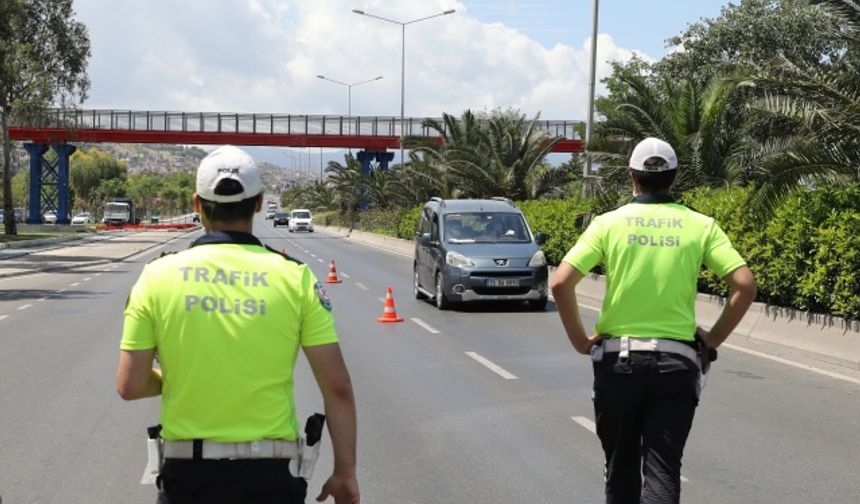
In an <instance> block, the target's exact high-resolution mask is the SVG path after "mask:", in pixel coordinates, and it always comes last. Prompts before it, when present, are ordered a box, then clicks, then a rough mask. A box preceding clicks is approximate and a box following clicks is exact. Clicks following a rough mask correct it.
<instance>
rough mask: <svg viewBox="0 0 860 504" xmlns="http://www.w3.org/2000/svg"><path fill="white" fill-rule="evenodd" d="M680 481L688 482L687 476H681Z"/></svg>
mask: <svg viewBox="0 0 860 504" xmlns="http://www.w3.org/2000/svg"><path fill="white" fill-rule="evenodd" d="M681 481H682V482H684V483H689V482H690V478H688V477H686V476H681Z"/></svg>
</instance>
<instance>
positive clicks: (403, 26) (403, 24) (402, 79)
mask: <svg viewBox="0 0 860 504" xmlns="http://www.w3.org/2000/svg"><path fill="white" fill-rule="evenodd" d="M352 12H354V13H356V14H360V15H362V16H367V17H372V18H375V19H379V20H380V21H387V22H389V23H394V24H397V25H400V28H401V49H400V165H401V166H403V165H404V164H405V163H406V161H405V160H404V159H403V137H404V127H405V122H406V117H405V115H406V25H410V24H414V23H417V22H419V21H425V20H427V19H433V18H436V17H440V16H446V15H448V14H453V13H455V12H457V11H456V10H455V9H449V10H446V11H444V12H440V13H438V14H433V15H432V16H426V17H423V18H418V19H413V20H411V21H395V20H393V19H388V18H386V17H382V16H377V15H375V14H368V13H367V12H364V11H363V10H359V9H353V10H352Z"/></svg>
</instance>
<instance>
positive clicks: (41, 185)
mask: <svg viewBox="0 0 860 504" xmlns="http://www.w3.org/2000/svg"><path fill="white" fill-rule="evenodd" d="M437 122H438V123H439V124H442V125H443V126H444V122H442V121H441V120H439V119H437ZM581 124H582V123H581V121H539V122H538V123H537V127H538V129H539V130H540V131H542V132H543V133H544V134H545V135H546V136H547V137H548V138H554V139H558V142H556V143H555V144H554V145H553V149H552V150H553V152H567V153H573V152H581V151H582V141H581V140H580V138H579V134H578V133H577V127H578V126H580V125H581ZM9 137H10V138H11V139H12V140H22V141H25V142H27V143H25V144H24V147H25V148H26V149H27V151H28V152H29V154H30V192H29V194H30V204H29V218H28V222H31V223H36V222H38V220H39V219H40V216H41V215H42V213H43V211H45V210H48V209H50V210H54V211H56V212H57V223H58V224H68V220H69V210H70V208H69V156H70V155H71V154H72V153H73V152H74V151H75V147H74V145H73V144H74V143H77V142H86V143H158V144H179V145H207V144H208V145H223V144H231V145H243V146H266V147H322V148H335V149H359V150H360V152H358V153H357V156H356V157H357V158H358V160H359V161H360V162H361V163H362V166H363V169H364V170H365V171H369V169H370V166H371V163H373V162H374V161H375V162H377V163H379V167H380V168H381V169H386V168H387V167H388V163H389V162H390V161H391V160H392V159H393V158H394V153H393V152H388V150H389V149H398V148H400V146H401V138H406V139H429V140H432V141H436V142H439V143H441V141H442V139H441V137H440V135H439V132H438V131H436V130H435V129H433V128H431V127H429V126H427V118H405V119H404V120H402V121H401V120H400V118H399V117H375V116H374V117H364V116H324V115H323V116H320V115H284V114H234V113H230V114H227V113H220V112H156V111H148V110H146V111H140V110H138V111H135V110H60V109H57V110H50V111H48V112H47V113H46V114H44V115H43V116H42V117H41V118H40V119H39V120H38V121H34V122H29V123H16V124H12V125H11V126H10V128H9ZM49 146H52V147H53V150H54V151H55V152H56V153H57V156H56V160H54V161H50V160H48V159H46V158H45V157H44V154H45V153H46V152H47V151H48V149H49ZM46 189H48V190H46Z"/></svg>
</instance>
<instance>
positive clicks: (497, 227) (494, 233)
mask: <svg viewBox="0 0 860 504" xmlns="http://www.w3.org/2000/svg"><path fill="white" fill-rule="evenodd" d="M544 243H546V236H545V235H544V234H543V233H532V230H531V228H530V227H529V224H528V222H526V218H525V216H524V215H523V213H522V212H521V211H520V210H519V209H518V208H517V207H516V206H515V205H514V204H513V202H512V201H510V200H508V199H506V198H493V199H488V200H475V199H449V200H444V199H441V198H431V200H430V201H429V202H427V203H426V204H425V205H424V208H423V211H422V213H421V217H420V219H419V221H418V230H417V232H416V240H415V261H414V275H413V276H414V291H415V297H416V298H417V299H427V298H432V299H433V300H434V301H435V304H436V307H437V308H439V309H440V310H445V309H447V308H449V307H450V306H451V304H453V303H462V302H469V301H527V302H528V304H529V306H530V307H531V308H532V309H533V310H543V309H545V308H546V304H547V296H548V289H547V276H548V273H547V264H546V257H545V256H544V253H543V251H542V250H541V249H540V246H541V245H543V244H544Z"/></svg>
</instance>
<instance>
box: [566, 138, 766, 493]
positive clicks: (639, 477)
mask: <svg viewBox="0 0 860 504" xmlns="http://www.w3.org/2000/svg"><path fill="white" fill-rule="evenodd" d="M677 167H678V160H677V157H676V155H675V152H674V150H673V149H672V147H671V146H670V145H669V144H668V143H666V142H664V141H662V140H658V139H656V138H648V139H645V140H643V141H642V142H640V143H639V144H638V145H637V146H636V148H635V149H634V150H633V154H632V156H631V158H630V164H629V168H630V169H629V174H630V177H631V180H632V183H633V189H634V194H635V199H634V201H633V203H631V204H629V205H625V206H623V207H621V208H618V209H617V210H614V211H612V212H608V213H606V214H603V215H600V216H598V217H597V218H595V219H594V221H593V222H592V223H591V225H589V227H588V229H587V230H586V231H585V232H584V233H583V234H582V236H581V237H580V238H579V240H578V241H577V243H576V245H574V247H573V248H572V249H571V250H570V251H569V252H568V253H567V255H566V256H565V257H564V260H563V261H562V264H561V265H559V267H558V269H557V270H556V272H555V273H554V274H553V277H552V280H551V282H550V286H551V289H552V293H553V296H554V297H555V302H556V304H557V306H558V311H559V316H560V317H561V321H562V324H563V325H564V328H565V331H566V332H567V336H568V338H569V339H570V342H571V343H572V344H573V347H574V348H575V349H576V350H577V351H578V352H579V353H582V354H589V353H591V354H592V360H593V361H594V364H593V367H594V410H595V417H596V424H597V435H598V437H599V438H600V442H601V445H602V446H603V451H604V453H605V456H606V466H605V476H606V502H607V503H610V504H633V503H640V502H641V503H643V504H656V503H660V504H662V503H677V502H679V501H680V492H681V488H680V478H681V456H682V453H683V450H684V444H685V443H686V441H687V435H688V433H689V431H690V427H691V425H692V421H693V414H694V412H695V408H696V405H697V404H698V393H699V391H700V389H699V387H698V380H699V378H700V369H701V366H702V363H701V362H700V359H699V355H700V354H701V353H703V352H702V350H707V349H708V348H716V347H718V346H719V345H720V344H721V343H722V342H723V341H724V340H725V339H726V338H727V337H728V336H729V335H730V334H731V332H732V330H733V329H734V328H735V327H736V326H737V324H738V323H739V322H740V320H741V318H742V317H743V315H744V313H746V311H747V309H748V308H749V306H750V304H751V303H752V301H753V300H754V299H755V296H756V284H755V281H754V279H753V276H752V273H751V272H750V270H749V268H748V267H747V266H746V264H745V262H744V260H743V259H742V258H741V256H740V255H739V254H738V253H737V252H736V251H735V249H734V248H733V247H732V245H731V243H730V242H729V239H728V238H727V237H726V235H725V233H724V232H723V231H722V229H720V227H719V226H718V225H717V224H716V223H715V222H714V220H713V219H712V218H710V217H707V216H705V215H702V214H700V213H697V212H694V211H693V210H691V209H689V208H686V207H684V206H682V205H680V204H678V203H675V202H674V200H673V198H672V197H671V196H670V195H669V189H670V187H671V185H672V182H673V181H674V180H675V175H676V173H677ZM600 263H602V264H603V265H604V266H605V269H606V294H605V297H604V299H603V306H602V309H601V312H600V316H599V317H598V320H597V324H596V328H595V332H596V334H594V335H591V336H589V335H587V334H586V332H585V330H584V328H583V325H582V320H581V318H580V315H579V310H578V306H577V301H576V292H575V290H574V289H575V287H576V284H577V283H578V282H579V281H580V280H582V278H583V277H584V276H585V275H586V274H587V273H588V272H589V271H590V270H591V269H592V268H594V267H595V266H596V265H597V264H600ZM702 264H704V265H705V266H707V267H708V268H709V269H711V270H712V271H713V272H714V273H716V274H717V275H718V276H719V277H720V278H722V279H723V280H724V281H725V282H726V283H727V284H728V287H729V290H730V294H729V297H728V300H727V302H726V304H725V307H724V309H723V311H722V313H721V315H720V317H719V319H718V320H717V322H716V323H715V324H714V326H713V327H712V328H711V330H710V331H705V330H703V329H701V328H698V329H697V326H696V321H695V301H696V293H697V289H696V286H697V279H698V274H699V270H700V269H701V266H702ZM697 336H698V337H697ZM696 339H698V340H699V341H698V342H697V341H695V340H696ZM640 464H641V465H640ZM643 476H644V482H643Z"/></svg>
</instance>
